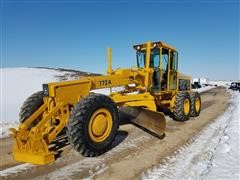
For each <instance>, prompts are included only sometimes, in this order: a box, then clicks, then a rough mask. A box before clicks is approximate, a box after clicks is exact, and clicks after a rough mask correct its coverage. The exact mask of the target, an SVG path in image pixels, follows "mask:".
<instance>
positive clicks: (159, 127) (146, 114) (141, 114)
mask: <svg viewBox="0 0 240 180" xmlns="http://www.w3.org/2000/svg"><path fill="white" fill-rule="evenodd" d="M119 113H120V119H124V120H128V121H131V122H132V123H133V124H135V125H137V126H138V127H140V128H143V129H144V130H146V131H148V132H149V133H151V134H152V135H154V136H157V137H159V138H163V137H164V136H165V129H166V118H165V116H164V114H163V113H162V112H155V111H151V110H147V109H144V108H138V107H129V106H128V107H120V108H119Z"/></svg>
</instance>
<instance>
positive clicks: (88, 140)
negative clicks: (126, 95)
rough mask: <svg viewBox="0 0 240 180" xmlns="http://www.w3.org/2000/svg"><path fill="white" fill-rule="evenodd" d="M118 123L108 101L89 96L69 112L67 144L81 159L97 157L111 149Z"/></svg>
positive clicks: (115, 109) (96, 96)
mask: <svg viewBox="0 0 240 180" xmlns="http://www.w3.org/2000/svg"><path fill="white" fill-rule="evenodd" d="M118 119H119V118H118V109H117V106H116V105H115V103H114V102H113V100H112V99H111V98H110V97H108V96H105V95H101V94H94V93H93V94H90V95H89V96H87V97H85V98H84V99H82V100H81V101H80V102H79V103H78V104H76V106H75V107H74V108H73V110H72V112H71V116H70V119H69V122H68V125H67V135H68V140H69V142H70V144H71V145H72V146H73V147H74V149H75V150H76V151H78V152H80V153H81V154H82V155H83V156H88V157H93V156H98V155H100V154H102V153H104V152H106V151H107V150H108V149H109V148H110V147H111V145H112V142H113V141H114V138H115V136H116V133H117V129H118V121H119V120H118Z"/></svg>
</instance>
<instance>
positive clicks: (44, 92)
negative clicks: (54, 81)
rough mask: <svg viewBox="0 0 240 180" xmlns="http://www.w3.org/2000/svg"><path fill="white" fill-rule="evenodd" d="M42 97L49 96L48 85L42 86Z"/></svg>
mask: <svg viewBox="0 0 240 180" xmlns="http://www.w3.org/2000/svg"><path fill="white" fill-rule="evenodd" d="M43 95H44V96H48V95H49V92H48V84H43Z"/></svg>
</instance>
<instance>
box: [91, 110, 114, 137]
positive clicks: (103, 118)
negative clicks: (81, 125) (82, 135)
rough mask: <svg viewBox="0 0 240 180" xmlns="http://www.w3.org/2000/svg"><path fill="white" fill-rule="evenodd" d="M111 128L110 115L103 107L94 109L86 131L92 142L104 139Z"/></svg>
mask: <svg viewBox="0 0 240 180" xmlns="http://www.w3.org/2000/svg"><path fill="white" fill-rule="evenodd" d="M111 129H112V115H111V113H110V112H109V111H108V110H107V109H105V108H101V109H98V110H97V111H95V112H94V113H93V114H92V116H91V118H90V121H89V124H88V133H89V136H90V138H91V139H92V140H93V141H94V142H102V141H104V140H105V139H106V138H107V137H108V136H109V134H110V132H111Z"/></svg>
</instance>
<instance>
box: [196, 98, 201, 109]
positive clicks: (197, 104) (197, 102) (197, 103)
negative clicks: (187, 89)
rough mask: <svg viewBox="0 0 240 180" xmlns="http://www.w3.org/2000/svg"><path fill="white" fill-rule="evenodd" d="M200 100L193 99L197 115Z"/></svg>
mask: <svg viewBox="0 0 240 180" xmlns="http://www.w3.org/2000/svg"><path fill="white" fill-rule="evenodd" d="M200 106H201V105H200V99H199V98H198V97H197V98H196V99H195V109H196V112H197V113H198V112H199V110H200Z"/></svg>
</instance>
